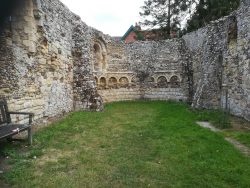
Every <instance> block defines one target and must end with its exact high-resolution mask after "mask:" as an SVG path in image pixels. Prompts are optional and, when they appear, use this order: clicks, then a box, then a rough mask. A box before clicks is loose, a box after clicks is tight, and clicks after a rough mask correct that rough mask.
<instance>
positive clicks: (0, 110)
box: [0, 99, 10, 124]
mask: <svg viewBox="0 0 250 188" xmlns="http://www.w3.org/2000/svg"><path fill="white" fill-rule="evenodd" d="M5 123H10V117H9V115H8V106H7V102H6V100H5V99H0V124H5Z"/></svg>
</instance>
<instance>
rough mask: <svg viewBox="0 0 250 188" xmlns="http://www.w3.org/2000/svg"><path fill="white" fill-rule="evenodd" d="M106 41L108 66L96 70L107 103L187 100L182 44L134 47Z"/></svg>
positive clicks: (152, 42)
mask: <svg viewBox="0 0 250 188" xmlns="http://www.w3.org/2000/svg"><path fill="white" fill-rule="evenodd" d="M106 41H107V42H106V45H103V46H104V47H106V50H104V51H106V58H105V59H106V61H107V65H106V66H105V67H102V69H100V67H99V68H98V67H97V68H98V69H96V70H95V67H94V70H95V71H94V75H95V78H96V81H97V83H98V92H99V94H100V95H101V96H102V98H103V100H104V102H112V101H119V100H138V99H147V100H170V99H171V100H182V101H185V100H187V98H188V91H187V86H186V85H187V83H186V80H185V72H184V70H183V64H184V63H185V62H186V59H185V57H184V55H185V53H184V52H185V48H184V47H183V42H182V40H178V39H174V40H169V41H161V42H155V41H145V42H135V43H131V44H124V43H122V42H120V43H118V42H114V41H112V40H107V39H106ZM99 42H100V43H101V41H99ZM104 42H105V39H104ZM96 56H98V55H96ZM100 64H103V62H101V63H100ZM97 65H98V64H97Z"/></svg>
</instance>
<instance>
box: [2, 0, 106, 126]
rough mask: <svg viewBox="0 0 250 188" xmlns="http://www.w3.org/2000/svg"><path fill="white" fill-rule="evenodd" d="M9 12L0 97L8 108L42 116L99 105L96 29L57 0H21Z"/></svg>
mask: <svg viewBox="0 0 250 188" xmlns="http://www.w3.org/2000/svg"><path fill="white" fill-rule="evenodd" d="M16 1H18V0H16ZM16 3H18V2H16ZM10 15H11V17H9V16H8V17H6V18H5V21H4V23H3V24H2V26H1V28H2V29H1V33H0V66H1V69H0V80H1V82H0V96H1V97H5V98H6V99H7V100H8V103H9V107H10V109H11V110H15V111H30V112H34V113H35V119H44V120H46V119H47V118H50V117H54V116H58V115H62V114H64V113H67V112H70V111H73V110H79V109H84V110H88V109H94V110H101V108H102V103H101V99H100V97H98V94H97V90H96V87H95V81H94V77H93V74H92V70H91V67H92V66H91V63H90V59H91V58H90V45H89V44H90V41H91V36H92V33H93V29H92V28H90V27H88V26H87V25H86V24H85V23H83V22H82V21H81V19H80V18H79V17H78V16H76V15H75V14H73V13H72V12H70V11H69V10H68V8H67V7H65V6H64V5H63V4H62V3H61V2H59V1H57V0H53V1H52V0H41V1H40V0H21V1H20V4H19V5H18V6H17V7H16V8H15V9H14V10H12V13H11V14H10ZM13 119H14V120H16V121H22V119H18V117H14V118H13Z"/></svg>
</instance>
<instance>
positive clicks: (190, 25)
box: [186, 0, 240, 32]
mask: <svg viewBox="0 0 250 188" xmlns="http://www.w3.org/2000/svg"><path fill="white" fill-rule="evenodd" d="M239 4H240V0H200V1H199V4H198V5H197V6H196V10H195V12H194V14H193V16H191V18H190V20H189V21H188V22H187V27H186V30H187V32H191V31H194V30H196V29H198V28H200V27H203V26H205V25H206V24H208V23H209V22H210V21H212V20H216V19H219V18H220V17H223V16H226V15H228V14H230V12H232V11H234V10H235V9H237V8H238V6H239Z"/></svg>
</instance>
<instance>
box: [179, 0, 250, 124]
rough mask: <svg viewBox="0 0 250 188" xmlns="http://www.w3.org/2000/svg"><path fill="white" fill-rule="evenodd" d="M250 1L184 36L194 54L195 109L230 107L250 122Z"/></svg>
mask: <svg viewBox="0 0 250 188" xmlns="http://www.w3.org/2000/svg"><path fill="white" fill-rule="evenodd" d="M249 5H250V2H249V1H242V3H241V6H240V8H239V10H238V11H236V12H234V13H233V14H231V15H230V16H227V17H224V18H222V19H220V20H217V21H214V22H213V23H211V24H210V25H208V26H207V27H205V28H202V29H199V30H198V31H196V32H193V33H190V34H187V35H185V36H184V37H183V39H184V40H185V44H186V46H187V48H188V50H189V51H190V54H191V57H192V58H191V62H192V63H191V66H192V69H193V81H194V84H193V86H194V87H193V89H194V96H193V106H194V107H197V108H227V109H228V110H230V112H231V113H232V114H234V115H237V116H242V117H245V118H246V119H248V120H250V90H249V89H250V6H249Z"/></svg>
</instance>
